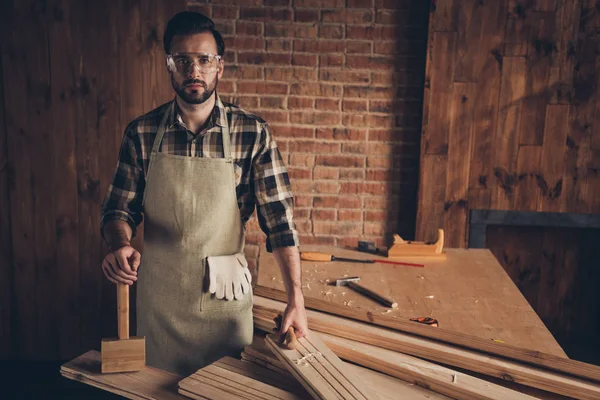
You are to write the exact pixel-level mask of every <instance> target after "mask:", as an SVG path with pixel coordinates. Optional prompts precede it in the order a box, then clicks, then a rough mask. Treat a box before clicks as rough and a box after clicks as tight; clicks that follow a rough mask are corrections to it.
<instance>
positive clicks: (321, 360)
mask: <svg viewBox="0 0 600 400" xmlns="http://www.w3.org/2000/svg"><path fill="white" fill-rule="evenodd" d="M276 341H277V339H276V338H275V336H274V335H270V336H267V339H266V344H267V346H268V347H269V348H270V349H271V351H272V352H273V353H274V354H275V356H276V357H277V358H278V359H279V360H280V361H281V362H282V363H283V364H284V365H285V366H286V368H288V370H289V371H290V372H291V373H292V374H293V375H294V376H295V377H296V378H297V379H298V380H299V381H300V383H301V384H302V385H303V386H304V387H305V388H306V389H307V391H308V392H309V393H310V394H311V395H312V396H313V397H314V398H315V399H357V400H359V399H377V398H378V397H377V395H375V394H374V393H372V392H371V391H370V390H368V389H367V388H366V387H365V386H364V385H363V384H362V383H361V382H360V381H359V380H358V379H357V377H356V376H355V375H354V374H353V373H351V372H350V371H348V370H346V369H345V368H344V365H343V364H342V362H341V360H340V359H339V358H338V357H337V356H336V355H335V354H334V353H333V352H331V350H329V349H328V348H327V346H325V344H323V342H322V341H321V340H320V339H319V338H318V337H317V336H316V335H313V334H312V333H310V332H309V334H308V335H307V336H306V337H303V338H300V339H298V342H299V344H300V346H299V347H298V349H296V350H287V349H282V348H281V347H279V345H278V344H277V343H276Z"/></svg>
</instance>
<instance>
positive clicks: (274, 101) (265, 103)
mask: <svg viewBox="0 0 600 400" xmlns="http://www.w3.org/2000/svg"><path fill="white" fill-rule="evenodd" d="M260 106H261V107H263V108H280V109H285V108H286V106H285V97H261V98H260Z"/></svg>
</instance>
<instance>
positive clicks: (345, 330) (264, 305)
mask: <svg viewBox="0 0 600 400" xmlns="http://www.w3.org/2000/svg"><path fill="white" fill-rule="evenodd" d="M284 310H285V303H282V302H277V301H273V300H269V299H265V298H262V297H260V296H255V297H254V309H253V313H254V320H255V325H256V326H261V324H262V327H263V328H261V329H267V330H269V329H272V324H273V322H272V319H273V318H274V317H275V316H276V315H277V314H279V313H281V312H283V311H284ZM307 315H308V323H309V327H310V329H311V330H312V331H317V332H323V333H328V334H331V335H334V336H338V337H342V338H345V339H351V340H354V341H358V342H361V343H366V344H371V345H375V346H377V347H381V348H385V349H388V350H393V351H397V352H402V353H406V354H410V355H413V356H416V357H420V358H425V359H427V360H431V361H435V362H439V363H442V364H446V365H451V366H455V367H458V368H463V369H466V370H470V371H475V372H480V373H483V374H486V375H490V376H495V377H499V378H502V379H506V380H510V381H512V382H516V383H520V384H523V385H527V386H532V387H535V388H538V389H542V390H547V391H551V392H553V393H558V394H563V395H566V396H571V397H575V398H596V397H595V396H600V384H599V383H590V381H587V380H583V379H578V378H571V377H570V376H568V375H566V374H561V373H557V372H551V371H549V370H547V369H545V368H539V367H533V366H529V365H527V364H525V363H518V362H515V361H509V360H507V359H505V358H501V357H496V356H492V355H489V354H487V353H482V352H476V351H472V350H467V349H464V348H462V347H459V346H452V345H449V344H444V343H441V342H437V341H434V340H429V339H423V338H419V337H417V336H414V335H409V334H405V333H401V332H395V331H392V330H389V329H384V328H380V327H376V326H372V325H368V324H365V323H360V322H356V321H351V320H348V319H346V318H341V317H337V316H334V315H326V314H323V313H320V312H316V311H312V310H307ZM265 324H266V325H267V326H265ZM429 329H432V330H437V328H433V327H430V328H429ZM538 355H539V354H538ZM541 360H543V358H542V359H541ZM560 360H561V359H560V358H558V357H556V358H555V359H554V360H553V362H554V364H556V365H549V366H552V367H554V368H563V369H570V370H572V371H573V372H578V375H579V376H582V375H585V376H586V378H589V379H598V377H600V374H598V373H597V370H598V367H597V366H594V365H589V364H585V363H581V362H577V361H572V360H568V359H562V362H560ZM546 361H547V360H546ZM581 396H588V397H581Z"/></svg>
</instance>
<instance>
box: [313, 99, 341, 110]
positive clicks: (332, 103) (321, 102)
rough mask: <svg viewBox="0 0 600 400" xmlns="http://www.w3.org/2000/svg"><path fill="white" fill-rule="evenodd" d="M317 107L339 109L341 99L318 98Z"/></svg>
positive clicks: (320, 108)
mask: <svg viewBox="0 0 600 400" xmlns="http://www.w3.org/2000/svg"><path fill="white" fill-rule="evenodd" d="M315 107H316V109H317V110H323V111H339V109H340V101H339V100H336V99H317V101H316V105H315Z"/></svg>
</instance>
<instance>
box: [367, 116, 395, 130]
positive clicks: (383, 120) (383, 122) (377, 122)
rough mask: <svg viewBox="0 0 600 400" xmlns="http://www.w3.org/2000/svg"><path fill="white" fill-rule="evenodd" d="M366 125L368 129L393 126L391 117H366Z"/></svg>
mask: <svg viewBox="0 0 600 400" xmlns="http://www.w3.org/2000/svg"><path fill="white" fill-rule="evenodd" d="M367 123H368V124H369V127H370V128H388V127H391V126H392V125H393V124H394V117H393V116H391V115H367Z"/></svg>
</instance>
